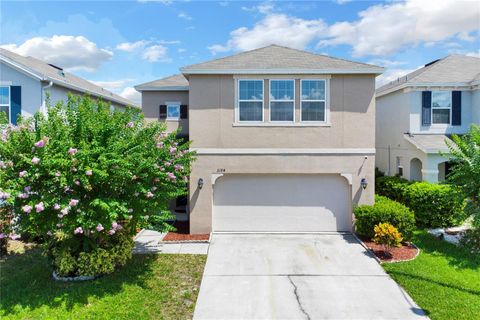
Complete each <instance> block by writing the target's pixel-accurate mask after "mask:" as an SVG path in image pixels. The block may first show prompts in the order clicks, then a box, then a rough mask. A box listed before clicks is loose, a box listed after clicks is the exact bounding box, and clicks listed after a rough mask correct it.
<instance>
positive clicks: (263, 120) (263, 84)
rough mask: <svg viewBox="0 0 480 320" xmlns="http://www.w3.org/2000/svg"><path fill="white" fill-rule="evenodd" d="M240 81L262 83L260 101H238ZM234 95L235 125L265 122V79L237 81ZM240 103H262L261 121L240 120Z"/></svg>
mask: <svg viewBox="0 0 480 320" xmlns="http://www.w3.org/2000/svg"><path fill="white" fill-rule="evenodd" d="M241 81H261V82H262V100H241V99H240V82H241ZM236 87H237V90H236V92H235V95H236V112H235V117H236V119H235V122H236V123H264V122H265V110H264V108H265V79H258V78H257V79H237V86H236ZM240 102H261V103H262V120H240Z"/></svg>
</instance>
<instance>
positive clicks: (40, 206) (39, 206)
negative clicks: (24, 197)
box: [35, 202, 45, 212]
mask: <svg viewBox="0 0 480 320" xmlns="http://www.w3.org/2000/svg"><path fill="white" fill-rule="evenodd" d="M43 210H45V206H44V205H43V202H39V203H37V204H36V205H35V211H36V212H42V211H43Z"/></svg>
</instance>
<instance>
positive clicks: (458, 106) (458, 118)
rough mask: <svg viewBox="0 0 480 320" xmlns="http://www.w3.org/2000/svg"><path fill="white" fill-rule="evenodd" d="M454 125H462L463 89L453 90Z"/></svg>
mask: <svg viewBox="0 0 480 320" xmlns="http://www.w3.org/2000/svg"><path fill="white" fill-rule="evenodd" d="M452 125H454V126H461V125H462V91H452Z"/></svg>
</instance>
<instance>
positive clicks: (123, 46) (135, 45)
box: [116, 40, 150, 52]
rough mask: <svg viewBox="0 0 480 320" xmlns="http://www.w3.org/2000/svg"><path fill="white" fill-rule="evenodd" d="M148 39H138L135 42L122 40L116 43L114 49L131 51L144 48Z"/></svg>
mask: <svg viewBox="0 0 480 320" xmlns="http://www.w3.org/2000/svg"><path fill="white" fill-rule="evenodd" d="M148 43H150V41H147V40H139V41H135V42H122V43H120V44H118V45H117V47H116V49H117V50H121V51H126V52H132V51H135V50H137V49H140V48H144V47H145V46H146V45H147V44H148Z"/></svg>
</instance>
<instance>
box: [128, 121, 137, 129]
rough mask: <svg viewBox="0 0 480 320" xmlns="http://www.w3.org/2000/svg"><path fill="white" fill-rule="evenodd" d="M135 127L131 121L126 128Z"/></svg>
mask: <svg viewBox="0 0 480 320" xmlns="http://www.w3.org/2000/svg"><path fill="white" fill-rule="evenodd" d="M134 125H135V124H134V123H133V122H132V121H130V122H129V123H127V125H126V127H127V128H133V126H134Z"/></svg>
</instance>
